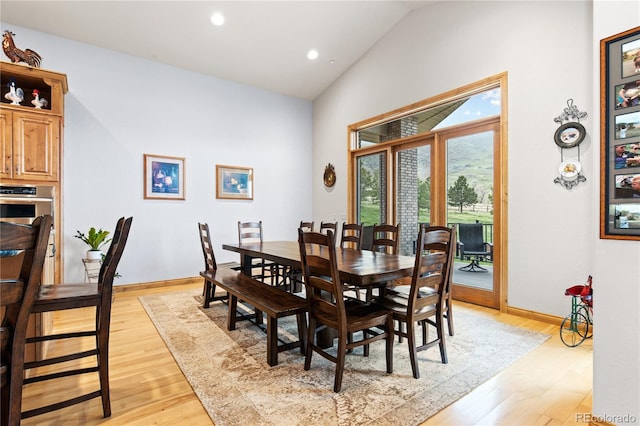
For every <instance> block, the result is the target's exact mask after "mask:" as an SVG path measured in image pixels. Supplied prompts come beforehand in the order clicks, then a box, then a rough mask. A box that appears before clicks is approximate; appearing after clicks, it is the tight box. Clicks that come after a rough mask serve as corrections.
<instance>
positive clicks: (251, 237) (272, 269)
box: [238, 221, 280, 285]
mask: <svg viewBox="0 0 640 426" xmlns="http://www.w3.org/2000/svg"><path fill="white" fill-rule="evenodd" d="M262 236H263V233H262V221H258V222H240V221H238V242H239V243H240V244H243V243H262ZM244 266H245V265H244V259H243V258H240V268H241V269H244ZM254 271H255V272H254ZM278 271H279V269H278V266H277V265H276V264H275V263H273V262H268V261H266V260H265V259H253V263H252V265H251V277H252V278H255V279H257V280H259V281H262V282H265V283H266V282H267V280H268V281H269V284H271V285H274V284H276V283H277V282H278V276H279V275H280V274H279V272H278Z"/></svg>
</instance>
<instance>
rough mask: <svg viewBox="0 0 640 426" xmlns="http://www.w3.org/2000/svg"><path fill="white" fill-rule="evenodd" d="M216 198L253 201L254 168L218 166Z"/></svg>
mask: <svg viewBox="0 0 640 426" xmlns="http://www.w3.org/2000/svg"><path fill="white" fill-rule="evenodd" d="M216 181H217V183H216V198H220V199H229V200H253V168H251V167H240V166H226V165H223V164H216Z"/></svg>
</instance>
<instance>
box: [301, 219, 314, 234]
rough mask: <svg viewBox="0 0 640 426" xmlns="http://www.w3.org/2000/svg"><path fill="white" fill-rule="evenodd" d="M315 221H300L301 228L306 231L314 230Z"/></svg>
mask: <svg viewBox="0 0 640 426" xmlns="http://www.w3.org/2000/svg"><path fill="white" fill-rule="evenodd" d="M313 225H314V222H305V221H303V220H301V221H300V226H299V227H298V228H299V229H302V230H303V231H305V232H313Z"/></svg>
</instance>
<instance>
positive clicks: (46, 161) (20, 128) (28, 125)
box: [13, 112, 60, 181]
mask: <svg viewBox="0 0 640 426" xmlns="http://www.w3.org/2000/svg"><path fill="white" fill-rule="evenodd" d="M59 146H60V118H59V117H55V116H48V115H42V114H33V113H26V112H24V113H23V112H14V113H13V171H14V173H13V178H14V179H29V180H48V181H57V180H58V162H59V160H58V156H59Z"/></svg>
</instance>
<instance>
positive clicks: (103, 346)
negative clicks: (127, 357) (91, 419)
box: [98, 329, 111, 418]
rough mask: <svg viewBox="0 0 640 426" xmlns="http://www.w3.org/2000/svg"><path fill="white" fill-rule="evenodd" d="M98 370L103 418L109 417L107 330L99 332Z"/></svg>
mask: <svg viewBox="0 0 640 426" xmlns="http://www.w3.org/2000/svg"><path fill="white" fill-rule="evenodd" d="M98 340H99V341H100V345H99V346H98V363H99V365H98V368H99V375H100V394H101V396H102V414H103V417H105V418H106V417H109V416H111V398H110V390H109V330H102V329H101V330H100V332H99V335H98Z"/></svg>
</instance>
